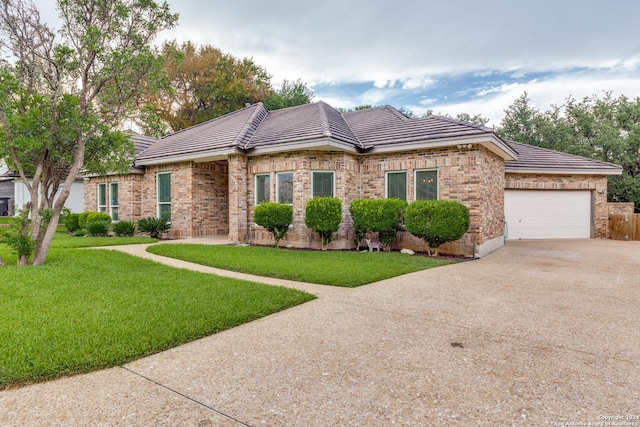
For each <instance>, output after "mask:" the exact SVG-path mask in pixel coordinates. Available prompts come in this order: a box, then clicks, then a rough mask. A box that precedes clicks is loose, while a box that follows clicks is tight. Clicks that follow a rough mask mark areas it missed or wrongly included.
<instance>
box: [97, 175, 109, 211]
mask: <svg viewBox="0 0 640 427" xmlns="http://www.w3.org/2000/svg"><path fill="white" fill-rule="evenodd" d="M100 188H104V205H101V204H100ZM97 191H98V197H97V198H96V199H97V200H96V205H97V208H98V212H104V213H108V212H109V194H107V183H106V182H99V183H98V187H97ZM101 209H104V210H101Z"/></svg>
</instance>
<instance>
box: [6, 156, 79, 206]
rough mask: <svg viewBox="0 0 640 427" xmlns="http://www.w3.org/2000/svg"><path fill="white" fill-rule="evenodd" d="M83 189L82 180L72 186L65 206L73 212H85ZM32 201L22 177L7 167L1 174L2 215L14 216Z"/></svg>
mask: <svg viewBox="0 0 640 427" xmlns="http://www.w3.org/2000/svg"><path fill="white" fill-rule="evenodd" d="M83 187H84V184H83V180H82V179H79V180H76V182H74V183H73V185H72V186H71V192H70V193H69V198H68V199H67V202H66V203H65V206H66V207H67V208H69V209H71V211H72V212H76V213H79V212H83V209H84V189H83ZM30 201H31V195H30V194H29V191H28V190H27V186H26V185H24V183H23V181H22V179H21V178H20V176H19V175H18V174H17V173H15V172H12V171H10V170H8V169H7V168H6V167H5V168H4V172H3V173H1V174H0V215H2V216H7V215H14V214H15V212H16V210H17V209H22V207H23V206H24V205H25V204H27V203H28V202H30Z"/></svg>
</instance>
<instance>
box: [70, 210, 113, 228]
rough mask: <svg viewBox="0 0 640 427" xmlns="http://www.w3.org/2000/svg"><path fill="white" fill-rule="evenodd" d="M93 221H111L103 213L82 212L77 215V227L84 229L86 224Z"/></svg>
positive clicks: (106, 214) (109, 217) (108, 216)
mask: <svg viewBox="0 0 640 427" xmlns="http://www.w3.org/2000/svg"><path fill="white" fill-rule="evenodd" d="M95 220H104V221H111V216H110V215H109V214H108V213H104V212H82V213H81V214H78V227H80V228H85V226H86V225H87V223H88V222H90V221H95ZM69 231H71V230H69Z"/></svg>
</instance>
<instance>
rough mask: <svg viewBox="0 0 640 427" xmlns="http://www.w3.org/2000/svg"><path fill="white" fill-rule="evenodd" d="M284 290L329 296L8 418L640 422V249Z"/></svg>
mask: <svg viewBox="0 0 640 427" xmlns="http://www.w3.org/2000/svg"><path fill="white" fill-rule="evenodd" d="M137 250H139V249H138V248H128V249H127V251H134V252H135V251H137ZM143 255H144V254H143ZM144 256H147V255H144ZM173 262H174V261H171V263H172V264H173ZM173 265H177V266H181V267H186V265H184V264H173ZM234 277H237V276H235V275H234ZM261 281H265V282H266V281H267V280H261ZM268 282H269V283H271V281H268ZM287 284H288V285H293V286H295V287H299V288H300V289H304V290H307V291H309V292H313V293H315V294H317V295H319V298H318V299H316V300H314V301H311V302H309V303H306V304H303V305H300V306H297V307H294V308H292V309H289V310H286V311H283V312H280V313H276V314H274V315H271V316H268V317H265V318H262V319H259V320H257V321H254V322H251V323H249V324H245V325H242V326H239V327H237V328H233V329H231V330H228V331H225V332H222V333H219V334H216V335H213V336H210V337H207V338H204V339H201V340H198V341H196V342H193V343H190V344H186V345H183V346H181V347H178V348H175V349H172V350H169V351H166V352H163V353H160V354H157V355H154V356H151V357H147V358H144V359H141V360H138V361H136V362H133V363H130V364H127V365H125V366H122V367H117V368H113V369H108V370H103V371H99V372H95V373H91V374H86V375H79V376H75V377H71V378H64V379H61V380H57V381H51V382H47V383H42V384H36V385H32V386H28V387H23V388H18V389H13V390H6V391H3V392H0V425H2V426H6V425H10V426H13V425H15V426H24V425H38V426H39V425H60V426H63V425H64V426H66V425H78V426H80V425H82V426H84V425H92V426H99V425H105V426H106V425H126V426H218V425H220V426H244V425H250V426H261V425H271V426H283V425H284V426H291V425H300V426H310V425H318V426H335V425H345V426H347V425H356V426H388V425H403V426H437V425H442V426H458V425H459V426H467V425H474V426H475V425H486V426H494V425H500V426H504V425H509V426H511V425H514V426H521V425H535V426H544V425H551V426H559V425H563V423H574V425H580V424H575V423H585V424H583V425H587V424H586V423H589V422H591V423H597V422H601V421H602V422H603V424H602V425H605V424H604V422H606V421H607V420H608V421H614V422H621V421H627V422H629V423H636V424H635V425H640V420H639V419H638V418H635V417H638V415H639V414H640V403H639V402H640V328H639V327H638V326H639V325H640V310H639V309H638V307H639V306H640V242H614V241H607V240H579V241H546V242H510V243H508V244H507V246H506V247H505V248H504V249H502V250H500V251H498V252H496V253H494V254H492V255H489V256H487V257H485V258H483V259H481V260H478V261H472V262H465V263H460V264H456V265H450V266H445V267H440V268H436V269H431V270H427V271H422V272H417V273H412V274H408V275H405V276H401V277H397V278H394V279H390V280H385V281H382V282H378V283H375V284H371V285H367V286H362V287H360V288H355V289H344V288H330V287H324V286H317V285H305V284H292V283H287ZM606 417H627V419H626V420H625V419H624V418H618V419H617V420H614V419H613V418H606ZM564 425H568V424H564ZM610 425H614V424H610ZM617 425H623V424H617ZM626 425H634V424H626Z"/></svg>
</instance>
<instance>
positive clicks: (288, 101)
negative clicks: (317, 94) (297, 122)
mask: <svg viewBox="0 0 640 427" xmlns="http://www.w3.org/2000/svg"><path fill="white" fill-rule="evenodd" d="M312 99H313V91H312V90H311V89H309V86H307V84H306V83H304V82H303V81H302V80H301V79H298V80H296V81H294V82H290V81H288V80H285V81H283V82H282V87H280V89H278V90H275V91H273V92H271V94H269V95H268V96H267V97H266V98H265V100H264V106H265V107H267V110H270V111H273V110H280V109H282V108H288V107H295V106H297V105H304V104H309V103H310V102H311V100H312Z"/></svg>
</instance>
